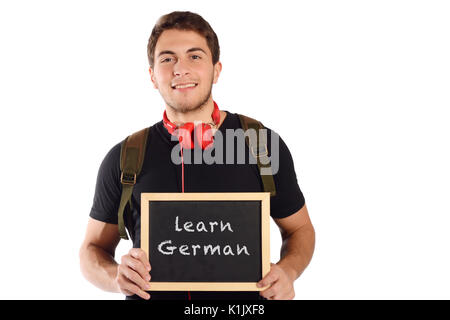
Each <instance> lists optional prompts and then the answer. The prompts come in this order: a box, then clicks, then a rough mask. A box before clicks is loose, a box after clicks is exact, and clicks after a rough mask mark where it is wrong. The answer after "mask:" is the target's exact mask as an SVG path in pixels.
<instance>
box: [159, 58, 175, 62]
mask: <svg viewBox="0 0 450 320" xmlns="http://www.w3.org/2000/svg"><path fill="white" fill-rule="evenodd" d="M171 60H172V58H165V59H163V60H162V61H161V62H169V61H171Z"/></svg>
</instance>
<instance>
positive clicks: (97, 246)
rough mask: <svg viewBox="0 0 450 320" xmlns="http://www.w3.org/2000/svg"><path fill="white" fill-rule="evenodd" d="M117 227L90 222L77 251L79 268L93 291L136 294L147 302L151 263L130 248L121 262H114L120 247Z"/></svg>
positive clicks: (140, 252)
mask: <svg viewBox="0 0 450 320" xmlns="http://www.w3.org/2000/svg"><path fill="white" fill-rule="evenodd" d="M119 241H120V238H119V232H118V227H117V225H116V224H110V223H105V222H101V221H98V220H95V219H92V218H89V222H88V227H87V231H86V237H85V239H84V242H83V244H82V246H81V248H80V267H81V272H82V274H83V275H84V277H85V278H86V279H87V280H88V281H89V282H91V283H92V284H94V285H95V286H96V287H98V288H100V289H103V290H105V291H109V292H122V293H124V294H126V295H133V294H137V295H139V296H140V297H141V298H144V299H149V298H150V295H149V294H148V293H146V292H145V291H144V290H149V289H150V288H149V286H148V281H150V275H149V271H150V263H149V261H148V259H147V256H146V254H145V252H144V251H142V250H141V249H138V248H133V249H131V250H130V252H129V253H128V254H127V255H124V256H123V257H122V259H121V264H118V263H117V262H116V261H115V260H114V253H115V250H116V247H117V244H118V243H119Z"/></svg>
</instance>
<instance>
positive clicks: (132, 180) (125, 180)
mask: <svg viewBox="0 0 450 320" xmlns="http://www.w3.org/2000/svg"><path fill="white" fill-rule="evenodd" d="M120 182H121V183H122V184H128V185H132V186H134V185H135V184H136V173H134V175H133V173H126V172H123V171H122V173H121V174H120Z"/></svg>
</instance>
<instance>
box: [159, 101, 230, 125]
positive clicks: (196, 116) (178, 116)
mask: <svg viewBox="0 0 450 320" xmlns="http://www.w3.org/2000/svg"><path fill="white" fill-rule="evenodd" d="M213 110H214V102H213V100H212V99H209V100H208V101H207V102H206V103H205V104H204V105H203V106H202V107H201V108H197V109H196V110H192V111H189V112H184V113H182V112H177V111H176V110H174V109H173V108H171V107H168V106H166V113H167V118H169V121H170V122H172V123H174V124H176V125H181V124H183V123H186V122H204V123H212V122H213V120H212V117H211V115H212V112H213ZM220 114H221V118H222V112H220ZM221 120H222V119H221Z"/></svg>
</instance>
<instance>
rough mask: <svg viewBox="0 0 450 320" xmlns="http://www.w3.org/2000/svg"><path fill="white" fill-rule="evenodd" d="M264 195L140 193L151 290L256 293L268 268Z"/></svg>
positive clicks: (266, 213)
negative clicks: (257, 285) (258, 283)
mask: <svg viewBox="0 0 450 320" xmlns="http://www.w3.org/2000/svg"><path fill="white" fill-rule="evenodd" d="M269 201H270V193H268V192H250V193H242V192H235V193H193V192H192V193H191V192H190V193H142V194H141V248H142V249H143V250H144V251H145V252H146V253H147V256H148V257H149V261H150V264H151V266H152V270H151V272H150V274H151V276H152V279H151V282H150V288H151V290H154V291H161V290H162V291H185V290H190V291H260V290H263V289H264V288H258V287H256V283H257V282H258V281H259V280H261V279H262V278H263V277H264V275H266V274H267V273H268V272H269V269H270V253H269V247H270V243H269V230H270V226H269V216H270V213H269V211H270V205H269Z"/></svg>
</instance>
